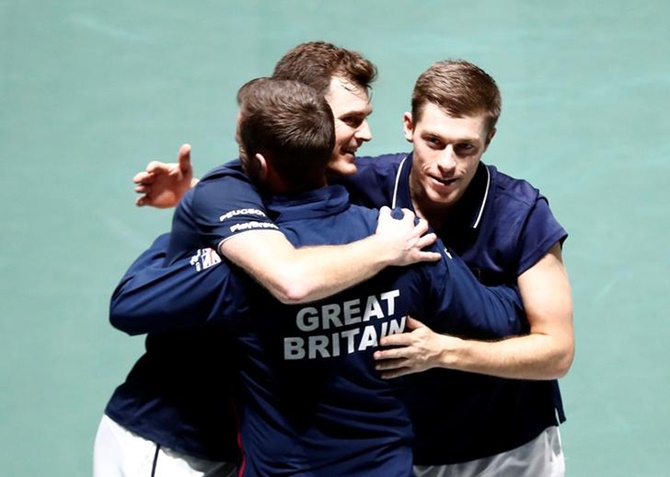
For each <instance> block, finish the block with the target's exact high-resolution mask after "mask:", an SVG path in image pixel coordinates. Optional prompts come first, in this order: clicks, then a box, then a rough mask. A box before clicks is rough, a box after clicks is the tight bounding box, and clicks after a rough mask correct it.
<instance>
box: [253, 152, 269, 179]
mask: <svg viewBox="0 0 670 477" xmlns="http://www.w3.org/2000/svg"><path fill="white" fill-rule="evenodd" d="M254 161H255V162H256V165H257V166H258V169H257V170H258V178H259V179H260V180H261V181H263V182H265V181H266V180H267V178H268V174H269V171H268V162H267V160H266V159H265V156H263V154H260V153H258V154H256V155H255V156H254Z"/></svg>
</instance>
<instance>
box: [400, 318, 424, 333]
mask: <svg viewBox="0 0 670 477" xmlns="http://www.w3.org/2000/svg"><path fill="white" fill-rule="evenodd" d="M405 325H406V326H407V328H409V329H410V330H415V329H417V328H425V327H426V325H424V324H423V323H421V322H420V321H419V320H417V319H415V318H412V317H411V316H408V317H407V321H406V322H405Z"/></svg>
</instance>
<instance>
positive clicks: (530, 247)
mask: <svg viewBox="0 0 670 477" xmlns="http://www.w3.org/2000/svg"><path fill="white" fill-rule="evenodd" d="M567 237H568V233H567V232H566V231H565V229H564V228H563V227H562V226H561V224H559V223H558V221H557V220H556V218H555V217H554V214H553V213H552V212H551V210H550V209H549V203H548V202H547V199H545V198H544V197H542V196H540V197H538V199H537V201H536V202H535V205H534V207H533V208H532V209H531V210H530V212H529V214H528V217H527V218H526V222H525V224H524V227H523V229H522V232H521V234H520V236H519V241H518V247H519V253H518V256H519V265H518V267H519V268H518V270H517V276H519V275H521V274H522V273H523V272H525V271H526V270H528V269H529V268H531V267H532V266H533V265H535V264H536V263H537V262H538V261H539V260H540V259H541V258H542V257H543V256H544V255H546V254H547V252H549V250H550V249H551V247H553V246H554V245H555V244H556V243H559V242H560V243H561V244H562V243H563V242H564V241H565V239H566V238H567Z"/></svg>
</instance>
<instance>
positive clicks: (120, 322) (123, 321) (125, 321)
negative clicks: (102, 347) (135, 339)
mask: <svg viewBox="0 0 670 477" xmlns="http://www.w3.org/2000/svg"><path fill="white" fill-rule="evenodd" d="M132 311H133V310H132V308H127V307H124V306H122V305H121V304H120V303H117V302H116V301H115V300H112V302H111V304H110V307H109V323H110V324H111V325H112V326H113V327H114V328H116V329H117V330H119V331H123V332H124V333H126V334H128V335H130V336H135V335H138V334H141V331H138V330H137V329H136V326H133V325H135V319H134V317H133V316H132Z"/></svg>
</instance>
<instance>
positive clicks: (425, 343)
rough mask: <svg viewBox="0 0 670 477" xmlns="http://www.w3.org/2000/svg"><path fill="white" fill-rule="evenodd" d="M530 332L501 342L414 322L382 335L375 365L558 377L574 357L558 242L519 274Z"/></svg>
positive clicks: (393, 371)
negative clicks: (457, 334) (401, 330)
mask: <svg viewBox="0 0 670 477" xmlns="http://www.w3.org/2000/svg"><path fill="white" fill-rule="evenodd" d="M518 286H519V292H520V294H521V298H522V300H523V306H524V308H525V311H526V316H527V319H528V323H529V325H530V332H529V334H527V335H524V336H514V337H510V338H507V339H503V340H499V341H480V340H468V339H463V338H457V337H454V336H448V335H441V334H438V333H435V332H433V331H432V330H430V329H429V328H428V327H426V326H424V325H423V324H422V323H420V322H417V321H416V320H411V324H412V326H413V328H414V329H413V330H412V331H411V332H409V333H403V334H401V335H391V336H387V337H384V338H383V339H382V340H381V342H380V345H382V346H400V348H395V349H389V350H382V351H377V352H376V353H375V359H377V360H378V369H379V370H381V371H383V373H382V375H383V376H384V377H385V378H393V377H397V376H402V375H404V374H410V373H415V372H420V371H425V370H426V369H429V368H433V367H443V368H449V369H455V370H460V371H467V372H473V373H481V374H488V375H493V376H499V377H503V378H511V379H557V378H560V377H562V376H564V375H565V374H566V373H567V372H568V370H569V368H570V365H571V364H572V360H573V357H574V332H573V325H572V297H571V292H570V283H569V281H568V275H567V272H566V270H565V266H564V264H563V260H562V255H561V246H560V244H558V243H557V244H555V245H554V246H553V247H552V248H551V249H550V250H549V252H548V253H547V254H546V255H545V256H544V257H542V258H541V259H540V260H539V261H538V262H537V263H536V264H535V265H534V266H532V267H531V268H530V269H528V270H527V271H526V272H524V273H523V274H521V275H520V276H519V278H518Z"/></svg>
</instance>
